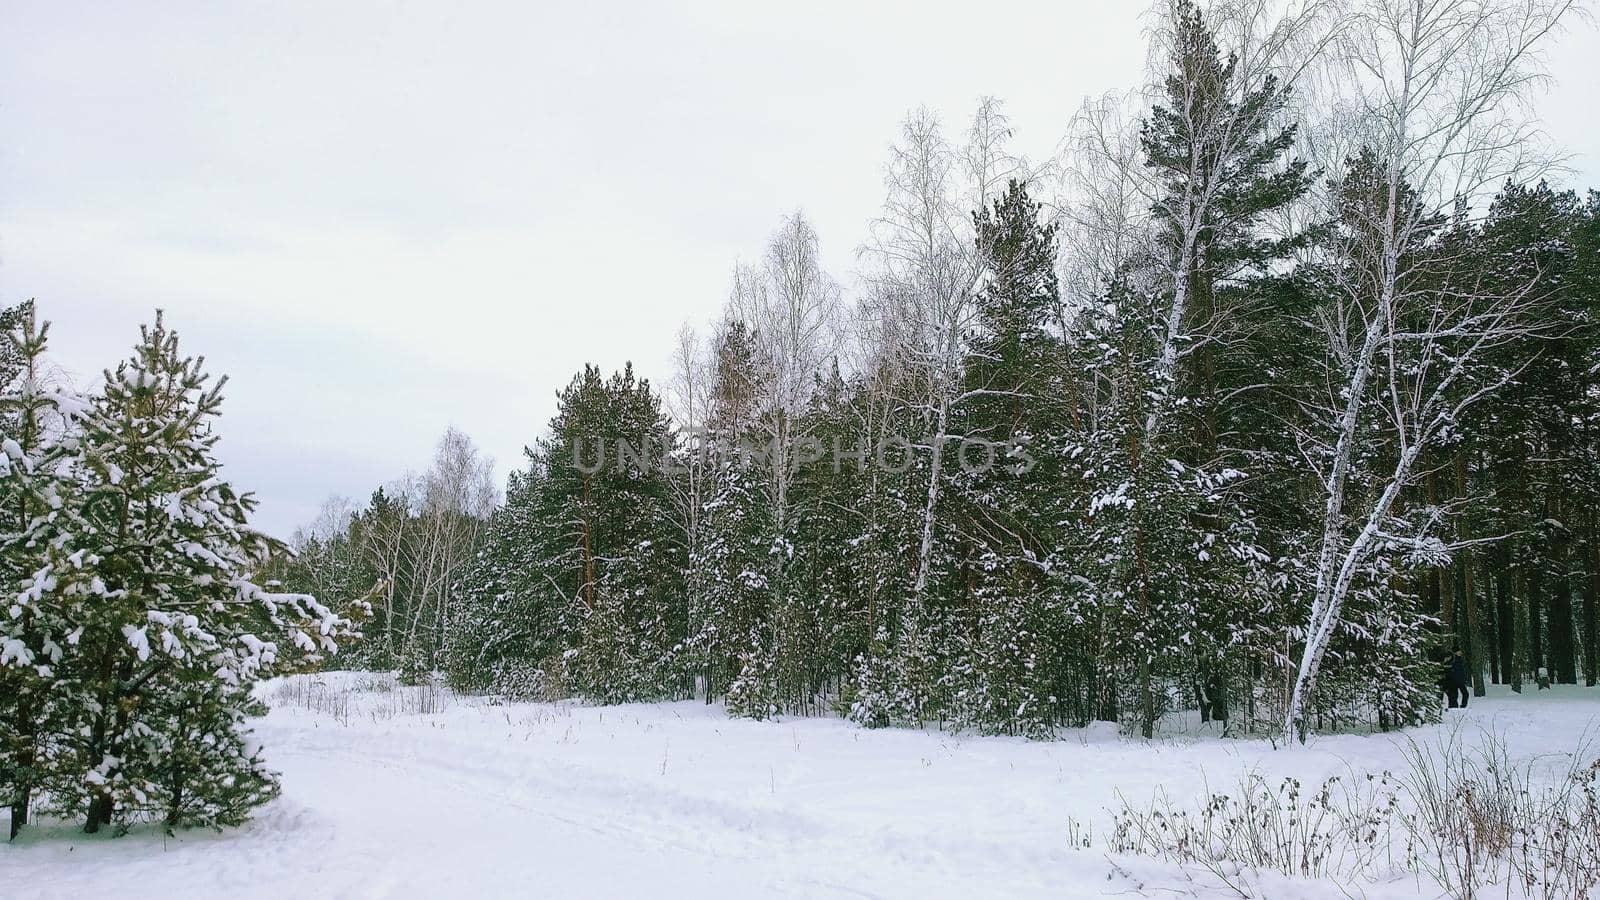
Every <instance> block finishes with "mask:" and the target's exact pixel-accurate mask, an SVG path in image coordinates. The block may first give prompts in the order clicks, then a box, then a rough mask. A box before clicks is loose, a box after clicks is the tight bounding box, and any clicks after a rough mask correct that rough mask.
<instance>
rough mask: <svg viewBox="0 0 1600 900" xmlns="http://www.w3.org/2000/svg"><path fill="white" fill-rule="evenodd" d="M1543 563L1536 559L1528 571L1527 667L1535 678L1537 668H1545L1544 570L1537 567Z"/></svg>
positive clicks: (1537, 672)
mask: <svg viewBox="0 0 1600 900" xmlns="http://www.w3.org/2000/svg"><path fill="white" fill-rule="evenodd" d="M1543 563H1544V560H1542V559H1536V560H1534V563H1533V569H1532V571H1530V572H1529V573H1528V626H1527V634H1528V661H1527V669H1528V672H1529V673H1530V674H1532V675H1533V676H1534V677H1535V678H1537V677H1538V675H1539V670H1540V669H1543V668H1546V665H1545V655H1544V623H1543V621H1542V620H1543V618H1544V609H1543V606H1544V572H1543V571H1542V570H1541V569H1540V568H1539V567H1540V566H1541V565H1542V564H1543Z"/></svg>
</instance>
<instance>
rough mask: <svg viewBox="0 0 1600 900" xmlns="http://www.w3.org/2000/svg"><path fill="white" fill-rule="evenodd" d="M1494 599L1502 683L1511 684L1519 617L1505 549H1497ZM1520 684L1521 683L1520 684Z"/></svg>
mask: <svg viewBox="0 0 1600 900" xmlns="http://www.w3.org/2000/svg"><path fill="white" fill-rule="evenodd" d="M1494 559H1495V572H1494V597H1495V604H1496V605H1495V619H1496V620H1497V624H1498V626H1499V628H1498V633H1497V634H1496V637H1498V638H1499V649H1500V683H1501V684H1510V683H1511V680H1512V677H1513V674H1512V673H1514V672H1516V670H1517V616H1516V613H1515V611H1514V607H1515V602H1516V598H1515V597H1514V596H1513V594H1512V589H1511V586H1512V580H1511V559H1510V554H1508V553H1507V552H1506V549H1505V548H1504V547H1499V548H1496V549H1495V552H1494ZM1518 683H1519V684H1520V683H1521V682H1518Z"/></svg>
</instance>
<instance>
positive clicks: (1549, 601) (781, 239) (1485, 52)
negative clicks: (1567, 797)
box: [272, 0, 1600, 739]
mask: <svg viewBox="0 0 1600 900" xmlns="http://www.w3.org/2000/svg"><path fill="white" fill-rule="evenodd" d="M1154 15H1155V19H1154V22H1153V25H1154V27H1153V28H1152V32H1151V33H1152V42H1153V43H1152V47H1151V53H1150V59H1151V60H1152V62H1151V71H1150V73H1149V79H1148V84H1147V85H1146V86H1145V87H1143V88H1141V89H1139V90H1136V91H1132V92H1129V93H1128V94H1125V95H1120V94H1119V95H1110V96H1107V97H1104V98H1100V99H1097V100H1094V101H1091V102H1087V103H1085V104H1084V106H1083V107H1082V109H1081V110H1080V111H1079V113H1078V114H1077V115H1076V116H1074V118H1073V120H1072V121H1071V123H1070V125H1069V128H1068V133H1067V135H1066V136H1065V138H1064V139H1063V140H1062V142H1061V144H1060V152H1059V153H1058V154H1057V155H1056V156H1055V157H1054V158H1052V159H1049V160H1046V161H1044V162H1039V163H1035V162H1030V161H1028V160H1025V159H1022V158H1020V157H1018V156H1016V155H1014V154H1013V152H1012V150H1011V149H1010V143H1009V142H1010V137H1011V128H1010V125H1009V122H1008V120H1007V118H1006V116H1005V114H1004V111H1003V107H1002V106H1001V104H1000V103H999V102H998V101H994V100H984V101H983V102H982V103H981V104H980V105H979V107H978V109H977V111H976V113H975V115H974V116H973V117H972V119H971V121H970V123H966V125H965V127H964V129H963V130H962V132H961V133H960V134H959V135H956V136H954V137H952V136H951V135H950V134H948V133H947V132H946V131H945V130H944V129H943V128H942V127H941V123H940V122H939V121H938V120H937V119H936V117H935V116H933V115H932V114H931V113H929V112H927V111H926V110H919V111H916V112H914V113H912V114H911V115H910V116H909V117H908V118H907V119H906V121H905V123H904V125H903V128H902V130H901V133H900V136H899V138H898V140H897V142H896V143H895V145H894V146H893V148H892V150H891V153H890V159H889V162H888V164H887V166H886V169H885V171H886V177H885V186H886V195H885V198H884V203H883V209H882V214H881V216H880V217H879V218H878V219H877V220H876V221H874V222H873V223H872V230H871V237H870V239H869V240H868V242H867V243H866V244H865V245H864V246H863V247H862V248H860V253H859V260H860V266H861V271H860V273H859V274H860V278H859V279H858V281H859V285H860V287H859V290H852V291H851V292H850V296H847V295H846V294H847V292H846V290H845V288H844V287H843V286H842V284H841V282H840V281H838V280H837V279H835V278H834V277H833V276H832V275H830V274H829V272H827V271H826V270H825V267H824V265H823V263H822V257H821V254H820V251H819V241H820V237H819V235H818V234H817V233H816V231H815V229H814V228H813V226H812V225H811V223H810V222H809V221H808V220H807V219H806V218H805V217H804V216H803V215H802V214H799V213H796V214H794V215H792V216H789V217H787V218H785V219H784V220H783V222H782V223H781V225H780V226H779V227H778V229H777V230H776V231H775V233H774V234H773V235H772V236H771V238H770V240H769V241H768V243H767V245H766V247H765V249H764V251H763V252H762V253H761V254H760V256H759V257H758V258H756V259H755V260H754V261H753V262H750V263H748V264H743V265H740V266H738V267H737V268H736V270H735V272H734V276H733V279H732V285H731V289H730V296H729V299H728V302H727V306H726V311H725V314H724V315H723V316H722V318H721V319H720V321H719V322H718V323H716V325H715V326H714V327H713V328H712V329H711V330H710V332H709V333H708V334H704V335H699V334H696V333H694V332H693V331H691V330H688V329H686V330H685V331H684V333H683V334H682V335H681V336H680V341H679V346H678V348H677V353H676V359H677V363H678V364H677V371H676V372H674V373H672V374H671V376H670V378H669V379H668V380H667V381H666V383H665V386H664V388H662V389H658V388H657V387H656V386H655V385H654V384H652V383H651V382H650V381H648V380H646V379H645V378H643V377H641V376H640V375H639V374H638V373H636V372H634V371H633V369H632V367H631V366H628V367H625V368H624V369H623V370H622V371H620V372H616V373H612V374H606V373H605V372H603V371H602V370H601V369H599V368H598V367H594V366H588V367H585V369H584V370H583V371H582V372H580V373H578V374H577V375H576V376H575V377H574V378H573V380H572V381H571V383H570V384H568V385H567V386H566V387H565V388H564V389H563V390H562V391H561V392H560V393H559V396H558V403H557V411H556V414H555V416H554V418H553V419H552V421H551V422H550V425H549V428H548V430H547V432H546V433H545V434H544V435H542V436H540V437H539V438H538V439H537V440H536V441H535V442H534V443H533V444H532V445H531V446H530V447H529V448H528V451H527V459H526V462H525V465H524V466H523V467H522V468H521V469H520V470H518V471H516V472H514V473H512V475H511V476H510V479H509V483H508V484H507V485H506V488H505V492H504V498H503V502H500V498H498V497H497V496H496V491H495V488H494V486H493V485H492V483H491V482H490V480H489V475H488V468H487V465H486V464H485V463H484V461H483V460H481V459H480V458H479V457H478V455H477V453H476V451H475V449H474V448H473V447H472V445H471V443H470V441H468V440H467V439H466V438H465V437H464V436H463V435H461V434H459V433H456V432H451V433H450V434H449V435H447V436H446V438H445V440H444V441H443V442H442V443H441V445H440V450H439V454H438V457H437V459H436V461H435V462H434V464H433V466H432V468H431V469H430V471H429V472H428V473H427V474H425V475H424V476H421V477H419V478H416V479H412V480H411V481H410V482H409V483H408V484H406V485H402V486H400V487H398V488H395V487H386V488H385V489H383V490H380V491H378V492H377V493H375V494H373V496H372V498H371V500H370V502H369V503H367V504H366V505H365V506H364V507H363V508H361V509H359V510H346V509H341V508H338V507H335V508H332V509H330V511H329V513H328V514H327V515H325V516H324V517H323V520H322V521H321V522H319V523H317V524H316V525H315V526H313V527H309V528H307V529H306V530H305V531H304V532H303V533H302V534H301V535H300V536H299V537H298V538H297V540H296V541H295V544H296V545H297V550H298V554H297V555H296V556H294V557H293V558H290V557H288V556H282V557H280V558H279V559H278V560H277V561H276V562H275V564H274V569H273V573H272V574H273V575H274V577H276V578H278V579H280V580H281V581H282V582H283V583H284V584H285V585H286V586H287V587H288V588H289V589H292V590H295V591H303V592H306V593H314V594H317V595H318V596H322V597H324V598H332V599H333V600H334V601H335V603H334V605H335V606H337V605H338V602H337V601H339V600H340V599H341V598H354V597H366V596H369V595H370V596H371V597H372V598H373V609H374V617H373V618H372V619H371V620H370V621H369V622H368V623H367V625H366V627H365V631H366V634H367V636H366V639H365V640H364V641H362V642H361V643H360V644H358V645H357V646H356V647H355V648H354V650H353V652H354V654H355V655H354V656H350V655H348V654H347V655H346V656H343V657H341V662H342V663H344V664H350V665H367V666H373V667H379V668H395V669H399V670H401V671H402V673H404V674H407V675H408V677H412V678H423V677H427V675H428V673H430V672H433V671H435V670H438V671H442V672H444V673H445V675H446V677H448V679H449V680H450V682H451V683H452V684H453V685H455V686H456V687H458V688H460V689H464V690H482V691H493V692H498V693H502V694H506V695H509V696H517V697H540V698H555V697H573V696H576V697H582V698H586V699H589V700H593V701H597V702H623V701H635V700H654V699H668V698H685V697H691V696H695V697H702V698H704V699H706V700H707V701H708V702H710V701H717V700H720V701H722V702H723V703H725V705H726V707H727V709H728V711H729V712H730V713H731V714H733V715H739V716H749V717H754V718H765V717H769V716H772V715H775V714H781V713H792V714H817V713H824V712H829V711H832V712H837V713H839V714H842V715H846V716H848V717H850V718H851V719H853V720H855V721H858V722H861V723H863V724H867V725H872V726H883V725H891V724H902V723H904V724H915V723H923V722H942V723H947V724H950V725H952V726H954V727H958V728H969V729H974V730H978V731H983V732H988V733H1003V734H1023V735H1030V736H1047V735H1049V734H1052V733H1053V732H1054V731H1055V729H1057V728H1060V727H1063V726H1076V725H1082V724H1085V723H1087V722H1090V721H1094V720H1111V721H1120V722H1122V723H1123V724H1124V725H1125V727H1126V728H1127V729H1128V730H1130V731H1132V732H1135V733H1141V734H1143V735H1145V736H1150V735H1152V734H1153V733H1155V731H1156V730H1157V728H1158V724H1159V723H1160V722H1161V721H1162V719H1163V717H1166V716H1168V715H1169V714H1173V713H1179V712H1183V711H1198V717H1199V718H1200V719H1201V720H1202V721H1214V722H1218V723H1220V724H1221V727H1224V728H1226V729H1227V730H1229V731H1231V732H1235V733H1238V732H1254V731H1261V730H1267V731H1282V732H1285V733H1290V734H1294V735H1295V736H1298V737H1300V738H1301V739H1303V738H1304V737H1305V735H1306V734H1307V733H1308V732H1311V731H1315V730H1323V729H1339V728H1356V727H1366V726H1375V727H1385V728H1387V727H1397V726H1400V725H1404V724H1408V723H1413V722H1418V721H1422V720H1426V719H1429V718H1431V717H1434V716H1436V715H1437V714H1438V713H1437V711H1438V708H1439V705H1440V701H1439V695H1438V687H1437V682H1436V680H1437V677H1438V675H1439V672H1440V666H1441V662H1440V661H1441V659H1442V654H1444V653H1447V652H1448V651H1449V650H1451V649H1452V648H1454V647H1460V648H1461V650H1462V651H1463V652H1464V654H1465V655H1466V658H1467V661H1468V667H1469V671H1470V672H1471V673H1472V676H1473V678H1474V682H1475V683H1474V686H1475V689H1476V690H1477V691H1478V692H1479V693H1480V694H1481V693H1482V692H1483V689H1484V684H1485V683H1508V684H1510V685H1512V687H1513V688H1514V689H1517V690H1521V689H1523V688H1524V686H1525V685H1526V683H1527V682H1528V681H1529V680H1530V679H1535V678H1537V677H1539V673H1540V672H1541V671H1544V672H1546V673H1547V674H1548V677H1549V678H1550V679H1551V680H1553V681H1555V682H1558V683H1566V684H1576V683H1580V682H1581V683H1584V684H1588V685H1591V686H1592V685H1594V684H1595V682H1596V679H1597V674H1600V673H1597V669H1600V627H1597V623H1596V616H1597V610H1600V522H1597V521H1596V512H1595V509H1596V501H1597V499H1600V498H1597V496H1596V495H1597V493H1600V472H1597V463H1600V428H1597V425H1600V385H1597V384H1596V382H1597V380H1600V195H1597V194H1595V193H1593V192H1590V193H1588V194H1586V195H1584V194H1579V193H1578V192H1576V191H1573V190H1570V189H1564V188H1561V187H1558V186H1556V179H1555V176H1557V175H1559V170H1558V168H1557V167H1554V166H1552V165H1551V164H1550V163H1551V162H1552V161H1553V157H1551V156H1549V155H1544V154H1541V152H1540V150H1539V148H1540V147H1541V144H1540V142H1539V140H1538V135H1537V129H1536V125H1537V123H1536V122H1533V121H1532V120H1531V119H1529V118H1528V116H1527V114H1526V110H1527V101H1528V100H1529V98H1530V96H1531V92H1532V91H1533V90H1534V89H1536V88H1537V86H1538V85H1539V83H1540V79H1541V76H1542V72H1541V69H1540V51H1541V48H1542V47H1543V46H1544V45H1545V43H1546V42H1547V41H1548V40H1549V39H1550V38H1551V36H1552V35H1554V34H1556V33H1557V32H1558V31H1559V29H1560V27H1561V25H1562V23H1563V22H1564V21H1568V20H1570V18H1571V17H1573V16H1575V15H1576V12H1575V10H1574V6H1573V4H1572V3H1568V2H1560V0H1525V2H1509V0H1483V2H1470V3H1469V2H1461V0H1454V2H1445V3H1434V2H1426V3H1424V2H1418V0H1353V2H1309V3H1302V4H1295V5H1292V6H1291V8H1290V9H1288V10H1287V11H1283V10H1278V9H1269V8H1268V5H1265V4H1259V3H1251V2H1234V0H1221V2H1217V3H1213V4H1210V5H1208V6H1207V7H1205V8H1204V9H1201V8H1199V7H1197V6H1196V5H1194V4H1193V3H1191V2H1189V0H1173V2H1171V3H1161V4H1159V5H1158V7H1157V8H1156V10H1155V11H1154ZM887 443H894V444H895V445H896V446H897V447H899V448H900V450H899V451H896V455H895V463H896V464H894V465H886V464H883V461H882V460H880V459H879V458H877V457H876V456H875V454H874V452H873V451H874V450H875V449H876V448H880V447H883V446H885V445H886V444H887ZM622 446H627V447H633V448H639V447H646V446H648V447H654V448H666V449H665V454H664V455H665V456H666V457H667V462H668V463H670V464H665V465H663V464H661V463H662V460H660V459H656V460H654V461H650V460H646V459H642V458H634V457H624V456H622V455H615V456H614V457H613V458H612V459H611V461H610V463H609V464H606V465H599V466H596V465H594V459H593V457H592V455H590V456H586V454H593V453H594V452H595V451H596V450H598V449H599V448H605V447H610V448H618V447H622ZM972 446H986V447H990V448H995V447H998V448H1003V449H1002V451H1001V453H1000V458H999V459H998V460H996V464H994V465H987V466H971V465H966V464H964V462H965V460H964V459H963V458H962V455H963V453H964V452H965V451H966V449H967V448H969V447H972ZM819 447H820V448H826V449H827V452H824V453H817V452H814V451H815V449H816V448H819ZM841 450H843V451H848V452H845V453H843V454H841ZM900 451H903V452H900ZM658 455H660V454H658ZM1023 457H1026V461H1027V465H1019V464H1015V463H1018V462H1019V461H1020V460H1021V459H1022V458H1023Z"/></svg>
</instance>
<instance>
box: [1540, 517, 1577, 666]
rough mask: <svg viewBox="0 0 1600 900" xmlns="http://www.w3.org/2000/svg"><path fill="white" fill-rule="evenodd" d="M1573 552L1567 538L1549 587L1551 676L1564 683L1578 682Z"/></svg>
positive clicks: (1559, 549)
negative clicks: (1575, 644) (1573, 609)
mask: <svg viewBox="0 0 1600 900" xmlns="http://www.w3.org/2000/svg"><path fill="white" fill-rule="evenodd" d="M1570 563H1571V553H1570V548H1569V546H1568V541H1567V539H1566V538H1562V539H1561V540H1560V542H1559V543H1558V544H1557V548H1556V553H1555V564H1556V567H1555V568H1556V571H1555V583H1554V584H1553V585H1551V588H1550V602H1549V607H1548V615H1547V617H1546V618H1547V621H1548V624H1549V628H1550V648H1549V657H1550V677H1551V679H1552V680H1554V681H1557V682H1560V683H1561V684H1577V683H1578V660H1577V657H1576V655H1575V652H1576V648H1575V646H1574V642H1573V635H1572V573H1571V571H1570Z"/></svg>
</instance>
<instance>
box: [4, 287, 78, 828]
mask: <svg viewBox="0 0 1600 900" xmlns="http://www.w3.org/2000/svg"><path fill="white" fill-rule="evenodd" d="M0 320H3V322H4V323H5V324H6V330H5V331H4V332H3V333H0V366H3V369H4V371H0V375H4V376H5V380H4V381H3V382H0V423H3V424H4V426H5V427H4V429H3V430H0V434H3V435H4V437H3V438H0V598H3V601H4V603H3V606H0V726H3V727H0V790H3V791H4V792H5V793H6V794H8V795H9V800H10V802H9V805H10V809H11V833H10V837H12V838H15V837H16V836H17V833H18V832H19V831H20V830H21V829H22V828H23V826H25V825H26V824H27V823H28V820H29V815H30V812H31V810H32V806H33V802H34V799H35V797H36V793H37V791H38V790H39V789H40V788H42V787H47V786H48V785H49V783H50V782H51V780H52V779H53V777H54V776H56V775H57V774H58V773H57V762H58V760H57V759H56V758H55V757H56V755H57V753H58V746H59V742H60V740H61V739H62V738H63V737H64V736H65V734H66V733H67V732H68V730H69V728H70V725H71V719H70V713H71V711H72V702H71V701H72V698H71V696H70V692H69V691H67V690H64V688H65V687H67V685H66V683H65V682H64V681H63V679H62V673H61V671H60V664H61V662H62V659H63V656H64V655H65V654H66V653H67V652H68V651H69V650H70V648H71V647H72V645H73V643H74V638H75V634H76V632H75V628H76V623H78V622H81V621H82V618H83V609H82V604H83V603H84V602H86V600H87V599H88V595H89V594H90V593H92V592H93V591H94V589H95V588H96V587H97V586H98V585H97V583H96V581H95V579H94V576H93V573H92V571H90V570H89V569H88V566H89V565H90V564H91V563H92V560H88V559H86V558H84V557H83V556H81V555H76V554H74V553H72V552H71V549H72V547H73V543H74V541H75V539H76V538H77V536H78V535H80V534H82V533H83V532H84V531H86V530H87V528H86V523H84V522H83V521H82V519H81V510H80V508H79V503H80V500H81V496H80V490H79V489H80V487H81V484H80V479H81V475H82V472H81V469H80V467H79V464H80V458H79V456H78V451H79V441H78V428H79V422H78V416H79V415H80V414H81V411H82V402H81V400H80V399H79V398H77V397H76V396H75V395H72V394H70V393H63V392H59V391H55V390H52V389H51V388H50V387H49V386H48V384H47V381H46V378H45V376H44V372H43V365H44V358H45V352H46V346H47V338H48V332H49V325H48V323H44V324H39V323H37V322H36V321H35V318H34V309H33V306H32V304H31V303H30V304H24V305H23V306H21V307H18V308H17V309H15V310H9V311H6V312H5V313H0Z"/></svg>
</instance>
